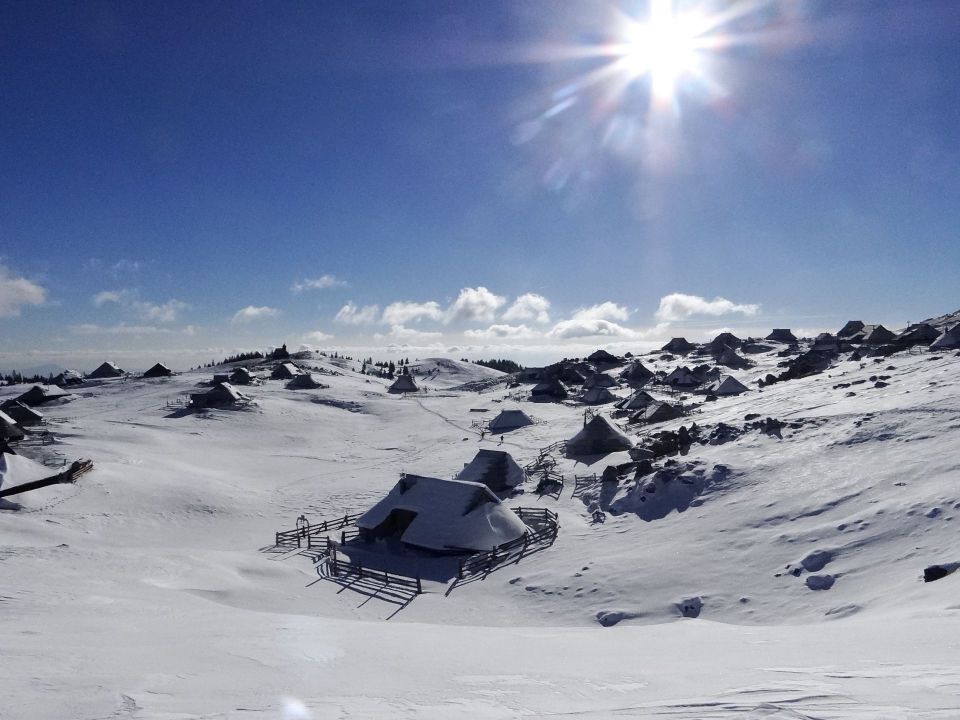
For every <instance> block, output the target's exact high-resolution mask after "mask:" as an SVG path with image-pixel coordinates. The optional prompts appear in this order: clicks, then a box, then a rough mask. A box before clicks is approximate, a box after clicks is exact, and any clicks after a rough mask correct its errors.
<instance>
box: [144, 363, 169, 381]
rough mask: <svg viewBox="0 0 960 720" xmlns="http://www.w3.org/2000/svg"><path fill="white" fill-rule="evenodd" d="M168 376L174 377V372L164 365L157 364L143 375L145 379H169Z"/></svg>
mask: <svg viewBox="0 0 960 720" xmlns="http://www.w3.org/2000/svg"><path fill="white" fill-rule="evenodd" d="M168 375H173V370H171V369H170V368H168V367H167V366H166V365H164V364H163V363H157V364H156V365H154V366H153V367H152V368H150V369H149V370H147V371H146V372H145V373H144V374H143V376H144V377H145V378H155V377H167V376H168Z"/></svg>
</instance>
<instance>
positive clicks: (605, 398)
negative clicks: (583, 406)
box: [580, 387, 617, 405]
mask: <svg viewBox="0 0 960 720" xmlns="http://www.w3.org/2000/svg"><path fill="white" fill-rule="evenodd" d="M580 399H581V400H583V402H585V403H587V404H589V405H600V404H602V403H608V402H613V401H614V400H616V399H617V396H616V395H614V394H613V393H612V392H610V391H609V390H607V389H606V388H605V387H592V388H590V389H589V390H587V391H586V392H585V393H583V396H582V397H581V398H580Z"/></svg>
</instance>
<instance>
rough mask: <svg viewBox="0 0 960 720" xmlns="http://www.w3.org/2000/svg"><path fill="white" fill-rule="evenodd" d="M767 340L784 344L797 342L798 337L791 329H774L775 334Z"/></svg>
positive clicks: (771, 334) (770, 335) (768, 336)
mask: <svg viewBox="0 0 960 720" xmlns="http://www.w3.org/2000/svg"><path fill="white" fill-rule="evenodd" d="M766 339H767V340H775V341H776V342H783V343H792V342H797V336H796V335H794V334H793V333H792V332H790V329H789V328H774V329H773V332H771V333H770V334H769V335H767V337H766Z"/></svg>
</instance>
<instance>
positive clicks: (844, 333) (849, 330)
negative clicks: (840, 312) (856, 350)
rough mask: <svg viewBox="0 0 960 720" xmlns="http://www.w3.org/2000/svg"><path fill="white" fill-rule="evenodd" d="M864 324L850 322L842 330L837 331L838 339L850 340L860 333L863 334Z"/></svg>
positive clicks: (858, 321) (854, 321)
mask: <svg viewBox="0 0 960 720" xmlns="http://www.w3.org/2000/svg"><path fill="white" fill-rule="evenodd" d="M863 328H864V324H863V322H862V321H860V320H848V321H847V323H846V325H844V326H843V327H842V328H840V330H838V331H837V337H842V338H849V337H853V336H854V335H856V334H857V333H859V332H862V331H863Z"/></svg>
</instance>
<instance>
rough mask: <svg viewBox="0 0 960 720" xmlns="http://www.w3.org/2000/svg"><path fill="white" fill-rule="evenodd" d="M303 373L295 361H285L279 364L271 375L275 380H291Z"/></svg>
mask: <svg viewBox="0 0 960 720" xmlns="http://www.w3.org/2000/svg"><path fill="white" fill-rule="evenodd" d="M300 373H301V370H300V368H298V367H297V366H296V365H294V364H293V363H289V362H285V363H280V364H279V365H277V366H276V367H275V368H274V369H273V372H271V373H270V377H271V378H273V379H274V380H290V379H292V378H295V377H296V376H297V375H299V374H300Z"/></svg>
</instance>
